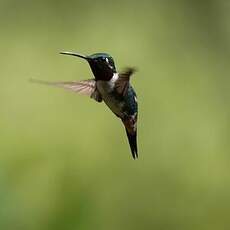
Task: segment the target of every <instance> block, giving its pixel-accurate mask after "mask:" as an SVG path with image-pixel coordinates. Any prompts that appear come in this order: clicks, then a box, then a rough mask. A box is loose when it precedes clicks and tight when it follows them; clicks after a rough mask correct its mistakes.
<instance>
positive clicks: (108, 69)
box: [32, 52, 138, 159]
mask: <svg viewBox="0 0 230 230" xmlns="http://www.w3.org/2000/svg"><path fill="white" fill-rule="evenodd" d="M60 54H63V55H71V56H75V57H79V58H81V59H84V60H86V61H87V62H88V64H89V66H90V68H91V70H92V72H93V75H94V78H93V79H88V80H80V81H65V82H64V81H63V82H47V81H41V80H32V81H33V82H37V83H42V84H48V85H52V86H57V87H61V88H65V89H68V90H72V91H74V92H77V93H79V94H83V95H87V96H89V97H90V98H92V99H94V100H95V101H97V102H99V103H100V102H103V101H104V103H105V104H106V105H107V106H108V107H109V109H110V110H111V111H112V112H113V113H114V114H115V115H116V116H117V117H118V118H119V119H121V121H122V123H123V124H124V127H125V130H126V135H127V137H128V142H129V145H130V150H131V153H132V157H133V158H134V159H135V158H137V157H138V151H137V114H138V105H137V96H136V93H135V91H134V89H133V87H132V86H131V84H130V77H131V75H132V74H133V73H134V72H135V71H136V69H135V68H131V67H128V68H126V69H124V70H123V71H121V72H117V70H116V67H115V63H114V60H113V58H112V57H111V56H110V55H109V54H107V53H95V54H92V55H82V54H78V53H75V52H60Z"/></svg>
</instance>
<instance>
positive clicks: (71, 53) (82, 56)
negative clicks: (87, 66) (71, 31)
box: [60, 52, 89, 60]
mask: <svg viewBox="0 0 230 230" xmlns="http://www.w3.org/2000/svg"><path fill="white" fill-rule="evenodd" d="M60 54H65V55H72V56H75V57H80V58H83V59H85V60H88V59H89V57H87V56H85V55H82V54H77V53H73V52H60Z"/></svg>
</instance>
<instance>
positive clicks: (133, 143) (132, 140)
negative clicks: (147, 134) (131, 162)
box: [125, 128, 138, 159]
mask: <svg viewBox="0 0 230 230" xmlns="http://www.w3.org/2000/svg"><path fill="white" fill-rule="evenodd" d="M125 130H126V134H127V137H128V140H129V146H130V149H131V152H132V156H133V159H136V158H138V153H137V132H136V131H135V132H134V133H130V132H129V131H128V129H127V128H125Z"/></svg>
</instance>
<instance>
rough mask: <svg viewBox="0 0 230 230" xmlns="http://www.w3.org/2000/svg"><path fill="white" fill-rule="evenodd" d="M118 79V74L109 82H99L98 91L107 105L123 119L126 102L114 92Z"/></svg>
mask: <svg viewBox="0 0 230 230" xmlns="http://www.w3.org/2000/svg"><path fill="white" fill-rule="evenodd" d="M117 79H118V73H115V74H114V75H113V77H112V78H111V79H110V80H109V81H102V80H98V81H97V83H96V84H97V85H96V86H97V90H98V91H99V93H100V94H101V96H102V99H103V100H104V102H105V104H106V105H107V106H108V107H109V108H110V109H111V110H112V112H113V113H115V114H116V115H118V116H119V117H121V118H122V117H123V109H122V108H123V107H124V101H123V100H122V98H121V97H119V96H118V95H117V93H116V92H115V90H114V88H115V87H114V86H115V82H116V81H117Z"/></svg>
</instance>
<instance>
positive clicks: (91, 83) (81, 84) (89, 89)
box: [31, 79, 96, 96]
mask: <svg viewBox="0 0 230 230" xmlns="http://www.w3.org/2000/svg"><path fill="white" fill-rule="evenodd" d="M31 81H32V82H35V83H40V84H45V85H51V86H57V87H60V88H64V89H68V90H72V91H74V92H77V93H79V94H82V95H87V96H91V95H92V94H93V92H94V91H95V90H96V82H95V80H93V79H89V80H83V81H66V82H48V81H42V80H35V79H31Z"/></svg>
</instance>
